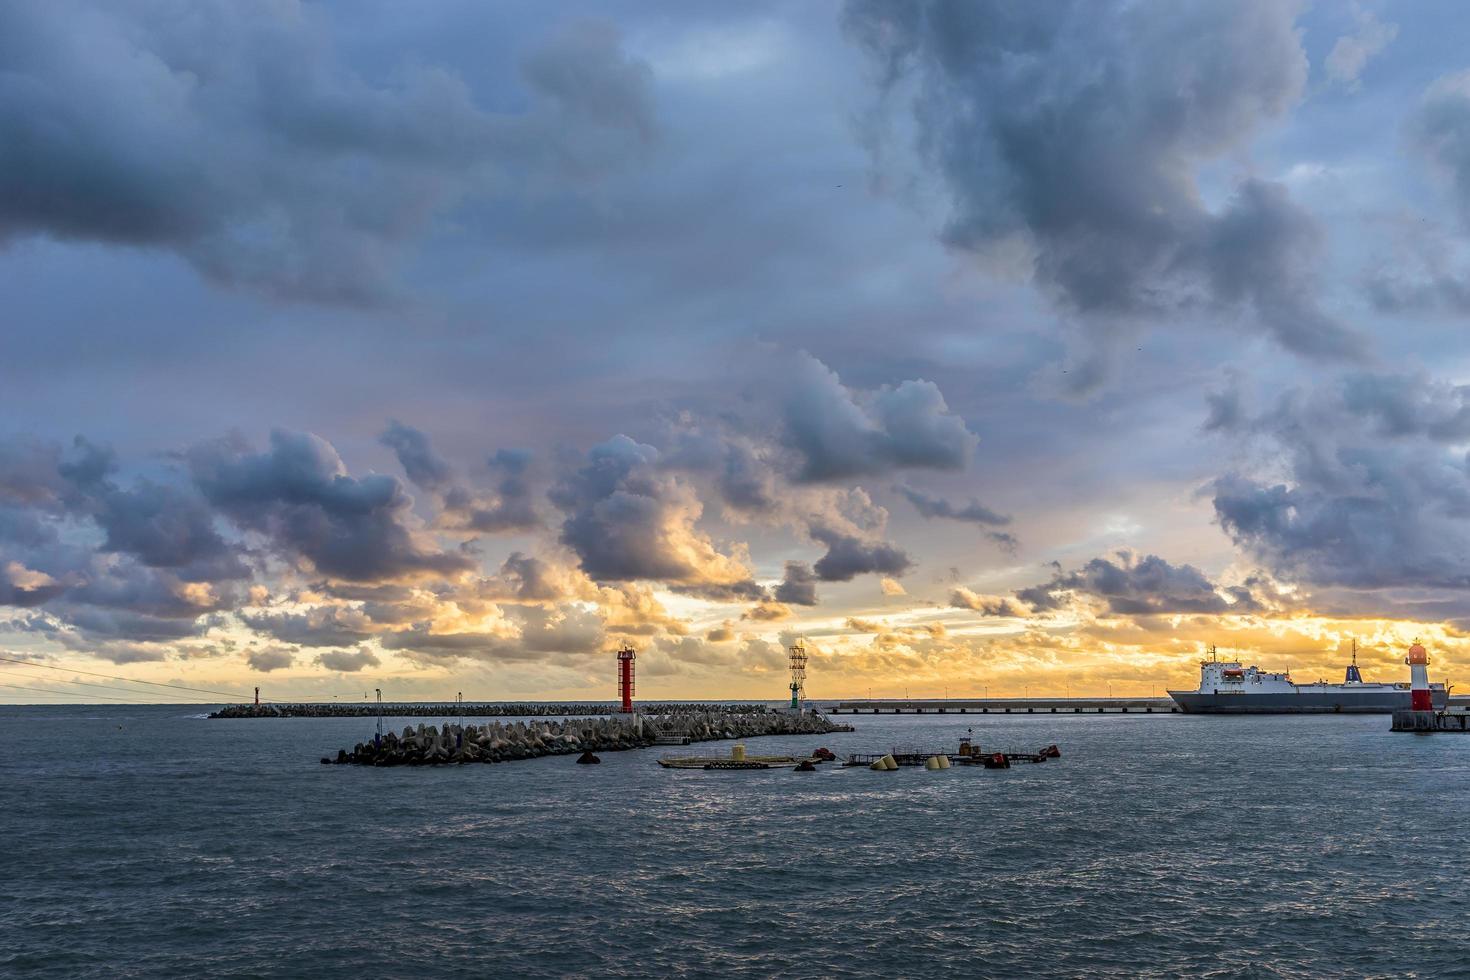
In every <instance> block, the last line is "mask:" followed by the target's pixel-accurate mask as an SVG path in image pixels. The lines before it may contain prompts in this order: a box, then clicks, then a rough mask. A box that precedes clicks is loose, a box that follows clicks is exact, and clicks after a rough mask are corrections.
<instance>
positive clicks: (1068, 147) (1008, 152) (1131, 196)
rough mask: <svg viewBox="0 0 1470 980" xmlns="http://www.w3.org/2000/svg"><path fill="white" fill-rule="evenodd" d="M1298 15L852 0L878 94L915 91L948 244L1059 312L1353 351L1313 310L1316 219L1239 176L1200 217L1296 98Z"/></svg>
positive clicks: (1343, 334)
mask: <svg viewBox="0 0 1470 980" xmlns="http://www.w3.org/2000/svg"><path fill="white" fill-rule="evenodd" d="M1297 13H1298V8H1297V5H1295V4H1291V3H1280V2H1277V0H1243V2H1242V0H1219V2H1209V3H1197V4H1183V5H1181V4H1175V3H1170V2H1167V0H1153V2H1145V3H1130V4H1123V3H1115V4H1111V5H1108V6H1106V7H1103V6H1100V5H1099V4H1097V3H1092V2H1070V3H1066V2H1064V3H1046V4H1032V5H1026V6H1024V7H1022V8H1018V9H1010V8H1001V7H996V6H993V5H988V4H955V3H944V2H938V0H935V2H927V3H924V2H919V3H906V4H891V3H885V2H882V0H872V2H852V3H849V5H848V7H847V11H846V16H845V23H846V26H847V29H848V31H849V33H850V34H851V35H852V36H853V37H854V38H855V39H856V40H857V41H858V43H859V44H861V46H862V47H863V48H864V49H866V50H867V51H868V52H869V54H870V55H871V56H872V57H873V59H874V61H875V63H876V64H877V65H878V66H879V68H880V71H881V74H882V80H883V83H884V85H885V86H886V87H888V88H893V87H895V86H900V85H907V84H911V85H912V86H913V89H914V91H915V92H916V98H915V101H914V112H915V118H916V121H917V124H918V129H919V141H920V145H921V147H922V149H923V150H924V152H925V153H926V155H927V156H928V158H929V159H930V160H931V161H932V163H933V165H934V167H935V168H936V169H937V170H938V172H939V173H940V174H941V175H942V177H943V180H944V183H945V187H946V188H947V189H948V191H949V195H950V199H951V201H952V212H951V214H950V218H949V222H948V225H947V226H946V228H945V231H944V237H945V240H946V241H947V242H948V243H949V244H950V245H952V246H954V247H956V248H961V249H966V250H969V251H973V252H976V253H979V254H982V255H985V256H988V257H992V258H997V259H998V258H999V257H1001V256H1007V259H1006V261H1010V262H1014V260H1015V258H1014V257H1015V256H1017V255H1020V256H1023V257H1024V258H1023V261H1025V262H1026V263H1027V264H1028V265H1029V266H1030V269H1031V271H1032V273H1033V275H1034V277H1035V279H1036V281H1037V282H1038V283H1039V284H1041V285H1042V286H1043V287H1045V288H1046V289H1047V290H1048V291H1049V292H1050V293H1051V294H1052V295H1053V296H1054V297H1055V298H1056V299H1057V300H1058V301H1059V302H1060V303H1061V304H1062V305H1063V306H1064V307H1066V308H1068V309H1071V310H1074V311H1077V312H1078V313H1082V314H1087V315H1093V316H1096V317H1101V318H1111V317H1141V316H1143V317H1162V316H1169V315H1175V314H1177V313H1179V312H1180V311H1183V310H1189V309H1192V308H1199V307H1203V308H1204V309H1206V310H1213V311H1215V312H1217V313H1219V314H1222V315H1229V314H1231V313H1232V312H1233V311H1235V310H1237V309H1241V308H1245V309H1248V310H1249V311H1251V312H1252V313H1254V316H1255V319H1256V320H1257V321H1259V323H1260V324H1261V326H1262V327H1264V328H1265V329H1266V330H1267V331H1269V332H1270V333H1271V334H1272V335H1273V336H1274V337H1275V338H1276V339H1277V340H1278V341H1279V342H1280V343H1281V344H1282V345H1283V346H1285V347H1287V348H1289V349H1291V350H1293V351H1296V352H1297V353H1301V354H1308V355H1334V356H1343V355H1354V354H1356V353H1357V352H1358V350H1359V348H1360V341H1359V340H1358V338H1356V337H1355V336H1354V335H1353V334H1351V333H1350V332H1349V331H1348V330H1346V329H1345V328H1344V327H1342V326H1341V325H1339V324H1338V323H1337V322H1335V321H1334V320H1333V319H1332V318H1331V317H1329V316H1328V315H1327V314H1325V313H1323V312H1322V311H1321V310H1320V309H1319V307H1318V305H1317V301H1316V297H1315V293H1316V290H1315V285H1314V283H1313V281H1312V273H1313V271H1314V269H1315V267H1316V263H1317V258H1318V252H1319V251H1320V245H1321V233H1320V231H1319V230H1318V228H1317V226H1316V224H1315V222H1314V221H1313V220H1312V219H1311V217H1310V216H1309V215H1307V213H1306V212H1305V211H1303V210H1302V209H1300V208H1299V207H1297V206H1295V205H1294V204H1293V203H1292V202H1291V201H1290V199H1289V198H1288V196H1287V193H1286V189H1285V187H1283V186H1282V185H1280V184H1276V183H1272V182H1269V181H1266V180H1262V179H1260V178H1255V177H1250V178H1246V179H1245V180H1243V181H1241V182H1240V183H1239V185H1238V186H1237V187H1236V189H1235V193H1234V195H1233V197H1232V198H1231V199H1230V200H1229V201H1228V202H1226V203H1225V204H1224V205H1223V206H1221V207H1220V208H1218V209H1215V210H1211V209H1209V208H1208V207H1207V206H1206V205H1205V203H1204V200H1203V196H1202V195H1201V193H1200V188H1199V184H1198V174H1199V171H1200V170H1201V169H1202V168H1203V167H1205V166H1206V165H1208V164H1210V163H1211V162H1213V161H1215V160H1218V159H1221V158H1222V157H1225V156H1227V155H1228V154H1230V153H1232V152H1233V151H1235V150H1237V149H1239V148H1240V147H1242V146H1244V145H1246V144H1247V142H1248V141H1249V140H1250V138H1251V137H1252V136H1254V135H1255V134H1256V133H1258V132H1259V131H1260V130H1261V129H1262V128H1263V126H1264V125H1265V124H1267V123H1269V122H1271V121H1273V120H1276V119H1279V118H1280V117H1281V116H1282V115H1283V114H1284V113H1285V112H1286V110H1287V109H1288V108H1289V107H1290V106H1291V105H1292V104H1293V103H1294V102H1296V101H1297V99H1298V98H1300V96H1301V93H1302V90H1303V86H1304V83H1305V81H1306V76H1307V60H1306V56H1305V55H1304V53H1303V52H1302V48H1301V44H1300V40H1299V32H1298V29H1297V26H1296V23H1295V20H1296V16H1297Z"/></svg>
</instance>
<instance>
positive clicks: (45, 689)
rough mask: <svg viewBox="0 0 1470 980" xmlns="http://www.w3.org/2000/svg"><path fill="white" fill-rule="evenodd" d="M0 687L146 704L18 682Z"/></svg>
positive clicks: (0, 685)
mask: <svg viewBox="0 0 1470 980" xmlns="http://www.w3.org/2000/svg"><path fill="white" fill-rule="evenodd" d="M0 687H8V688H12V689H14V690H17V691H28V692H31V693H42V694H60V695H61V696H62V697H68V698H101V699H102V700H103V701H121V702H122V703H124V704H148V703H150V702H148V701H133V700H130V699H128V698H115V697H112V696H111V695H107V694H88V693H87V692H86V691H58V690H56V689H55V688H50V687H22V686H21V685H19V684H0Z"/></svg>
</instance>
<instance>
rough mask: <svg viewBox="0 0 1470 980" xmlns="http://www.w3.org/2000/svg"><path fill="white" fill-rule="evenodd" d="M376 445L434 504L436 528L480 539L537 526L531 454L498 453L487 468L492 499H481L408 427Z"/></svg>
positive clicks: (392, 428)
mask: <svg viewBox="0 0 1470 980" xmlns="http://www.w3.org/2000/svg"><path fill="white" fill-rule="evenodd" d="M379 441H380V442H381V443H382V444H383V445H385V446H387V447H389V448H390V449H392V450H393V452H394V455H396V456H397V457H398V464H399V465H400V466H402V467H403V472H404V473H405V474H406V475H407V476H408V478H409V480H411V481H412V482H413V484H414V485H415V486H417V487H419V488H420V489H423V490H426V491H428V492H429V493H432V494H433V495H434V496H435V498H436V499H437V500H438V502H439V507H440V510H441V512H442V513H441V515H440V523H441V525H442V526H444V527H447V528H452V529H455V530H464V531H474V532H476V533H480V534H498V533H502V532H507V531H526V530H530V529H532V528H535V527H538V526H539V525H540V523H541V519H540V517H539V516H538V515H537V513H536V507H535V504H534V502H533V488H532V486H531V481H530V475H529V468H530V465H531V454H530V453H529V452H526V451H525V450H520V449H502V450H500V451H498V452H497V453H495V455H493V456H491V457H490V459H489V462H488V464H487V465H488V466H489V468H490V471H491V472H492V473H495V474H496V475H497V476H498V477H499V482H498V483H497V485H496V487H495V491H494V493H493V494H486V493H482V492H480V491H478V490H476V489H474V488H472V487H470V486H469V485H467V484H466V483H464V482H463V481H461V480H460V479H459V477H458V476H457V475H456V473H455V471H454V467H452V466H450V465H449V463H448V462H447V461H445V460H444V459H443V458H442V457H440V456H439V454H438V453H436V452H435V451H434V448H433V446H432V445H431V444H430V441H429V437H428V436H427V435H425V434H424V433H423V432H420V431H419V430H418V429H415V428H413V427H412V426H407V425H404V424H403V423H401V422H398V421H396V420H395V421H392V422H390V423H389V424H388V428H387V429H386V430H384V432H383V434H382V435H381V436H380V437H379Z"/></svg>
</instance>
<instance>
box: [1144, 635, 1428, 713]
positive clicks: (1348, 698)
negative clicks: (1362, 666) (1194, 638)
mask: <svg viewBox="0 0 1470 980" xmlns="http://www.w3.org/2000/svg"><path fill="white" fill-rule="evenodd" d="M1199 666H1200V681H1199V689H1198V690H1194V691H1170V692H1169V696H1170V697H1172V698H1173V699H1174V700H1175V702H1176V703H1178V705H1179V707H1180V708H1182V709H1184V711H1186V712H1197V713H1201V714H1297V713H1306V712H1318V713H1333V712H1340V713H1343V714H1350V713H1356V714H1389V713H1391V712H1393V711H1396V710H1405V709H1407V708H1408V707H1409V705H1410V701H1411V698H1410V688H1409V685H1408V684H1388V683H1381V682H1375V681H1365V680H1363V675H1362V672H1361V671H1360V670H1359V669H1358V650H1357V643H1356V642H1355V643H1354V644H1353V661H1352V663H1351V664H1350V665H1349V666H1348V668H1347V675H1346V678H1345V679H1344V680H1343V682H1342V683H1340V684H1333V683H1329V682H1328V681H1325V680H1319V681H1312V682H1310V683H1307V684H1298V683H1297V682H1295V681H1293V680H1292V679H1291V674H1290V673H1289V672H1285V671H1283V672H1274V671H1266V670H1262V669H1261V668H1259V667H1256V666H1254V665H1252V666H1249V667H1247V666H1245V665H1243V664H1242V663H1241V662H1240V661H1238V660H1220V659H1218V657H1216V656H1215V649H1214V647H1211V648H1210V659H1209V660H1202V661H1200V665H1199ZM1429 693H1430V697H1431V699H1432V701H1433V704H1434V709H1435V710H1443V709H1444V707H1445V706H1446V705H1447V704H1448V703H1449V691H1448V690H1447V689H1446V688H1445V686H1444V685H1443V684H1430V685H1429Z"/></svg>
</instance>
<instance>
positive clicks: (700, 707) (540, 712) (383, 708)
mask: <svg viewBox="0 0 1470 980" xmlns="http://www.w3.org/2000/svg"><path fill="white" fill-rule="evenodd" d="M638 710H639V711H640V712H643V713H645V714H654V715H679V714H709V713H718V712H734V713H736V714H761V713H764V712H766V711H770V710H771V708H770V706H769V705H764V704H693V703H686V702H669V703H666V704H640V705H639V706H638ZM617 711H618V705H617V704H616V703H615V702H612V701H589V702H584V703H580V704H579V703H574V702H564V701H545V702H539V703H538V702H533V701H502V702H496V703H491V702H477V703H470V702H468V701H467V702H465V703H464V704H458V703H453V702H445V701H398V702H394V703H392V704H389V703H384V704H381V705H379V704H377V703H376V702H362V703H357V702H352V703H348V704H340V703H322V704H309V703H308V704H230V705H226V706H225V707H223V708H221V709H219V710H218V711H214V712H211V713H210V715H209V717H211V718H375V717H377V716H378V715H380V714H381V715H382V716H383V717H385V718H386V717H394V718H454V717H463V718H502V717H512V718H514V717H520V718H526V717H538V718H543V717H544V718H556V717H568V716H572V715H610V714H615V713H617Z"/></svg>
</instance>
